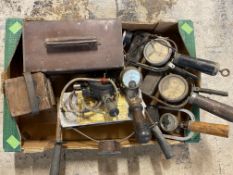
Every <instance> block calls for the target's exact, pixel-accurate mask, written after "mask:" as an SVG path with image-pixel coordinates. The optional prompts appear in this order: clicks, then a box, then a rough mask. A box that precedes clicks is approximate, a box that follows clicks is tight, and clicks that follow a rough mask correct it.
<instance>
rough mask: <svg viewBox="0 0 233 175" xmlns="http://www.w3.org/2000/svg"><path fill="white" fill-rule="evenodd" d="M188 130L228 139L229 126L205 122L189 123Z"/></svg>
mask: <svg viewBox="0 0 233 175" xmlns="http://www.w3.org/2000/svg"><path fill="white" fill-rule="evenodd" d="M188 129H189V130H191V131H194V132H199V133H205V134H210V135H215V136H220V137H228V135H229V125H223V124H214V123H206V122H189V124H188Z"/></svg>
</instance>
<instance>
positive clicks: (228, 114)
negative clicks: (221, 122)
mask: <svg viewBox="0 0 233 175" xmlns="http://www.w3.org/2000/svg"><path fill="white" fill-rule="evenodd" d="M189 103H190V104H193V105H197V106H198V107H200V108H202V109H204V110H206V111H208V112H210V113H212V114H214V115H217V116H218V117H221V118H222V119H225V120H227V121H230V122H233V107H232V106H229V105H226V104H223V103H220V102H218V101H215V100H212V99H210V98H207V97H204V96H202V95H198V94H196V93H193V94H192V95H191V96H190V97H189Z"/></svg>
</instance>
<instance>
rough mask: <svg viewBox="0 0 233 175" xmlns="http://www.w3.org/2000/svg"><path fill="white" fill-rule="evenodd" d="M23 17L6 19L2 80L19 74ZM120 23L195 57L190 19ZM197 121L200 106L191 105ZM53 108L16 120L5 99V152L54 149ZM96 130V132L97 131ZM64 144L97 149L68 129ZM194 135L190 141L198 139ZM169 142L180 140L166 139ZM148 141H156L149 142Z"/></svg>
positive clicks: (116, 128) (123, 127)
mask: <svg viewBox="0 0 233 175" xmlns="http://www.w3.org/2000/svg"><path fill="white" fill-rule="evenodd" d="M22 26H23V20H22V19H8V20H7V21H6V37H5V45H6V46H5V48H6V50H5V63H4V66H5V73H4V74H3V76H2V78H3V79H8V78H12V77H17V76H20V75H21V74H22V70H23V69H22V67H23V62H22V40H21V35H22ZM122 26H123V28H124V29H128V30H147V31H154V32H156V33H159V34H162V35H164V36H168V37H170V38H171V39H173V40H175V41H176V42H177V44H178V46H179V52H181V53H184V54H189V55H191V56H193V57H195V56H196V55H195V41H194V28H193V24H192V21H190V20H179V21H178V22H174V21H171V22H163V21H159V22H157V23H153V24H148V23H129V22H123V23H122ZM16 65H17V66H16ZM192 110H193V112H194V114H195V116H196V119H197V120H199V109H198V108H196V107H192ZM55 125H56V111H55V110H54V111H50V112H42V113H40V116H37V117H33V118H32V117H31V118H30V117H27V118H20V119H18V120H16V119H15V118H13V117H11V116H10V113H9V107H8V105H7V102H6V100H5V99H4V128H3V147H4V150H5V151H8V152H18V151H23V152H40V151H44V150H47V149H51V148H53V145H54V141H55ZM97 130H98V132H96V131H97ZM132 130H133V127H132V123H121V124H119V125H108V126H101V127H98V126H93V127H87V128H82V131H83V132H85V133H86V134H88V135H90V136H92V137H95V138H96V139H110V138H122V137H124V136H126V135H127V134H129V133H131V132H132ZM63 139H64V146H65V148H67V149H97V148H98V145H97V144H96V143H94V142H92V141H89V140H86V139H85V138H83V137H81V136H80V135H78V134H77V133H75V132H73V131H71V130H64V131H63ZM199 139H200V136H199V135H197V136H195V137H194V138H192V139H191V140H190V142H198V141H199ZM169 142H170V143H171V144H177V143H180V142H177V141H169ZM148 144H155V141H151V142H149V143H148ZM135 145H138V144H136V143H135V142H134V141H133V140H126V141H124V142H122V147H131V146H135Z"/></svg>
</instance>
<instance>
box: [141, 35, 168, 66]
mask: <svg viewBox="0 0 233 175" xmlns="http://www.w3.org/2000/svg"><path fill="white" fill-rule="evenodd" d="M171 54H172V49H171V44H170V43H169V42H168V41H166V40H164V39H155V40H151V41H150V42H148V43H147V44H146V45H145V47H144V50H143V55H144V57H145V59H146V60H147V61H148V62H149V63H150V64H152V65H154V66H162V65H164V64H165V63H167V62H168V60H169V59H170V58H171Z"/></svg>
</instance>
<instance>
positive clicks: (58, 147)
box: [49, 143, 62, 175]
mask: <svg viewBox="0 0 233 175" xmlns="http://www.w3.org/2000/svg"><path fill="white" fill-rule="evenodd" d="M61 151H62V144H61V143H56V144H55V146H54V150H53V157H52V162H51V167H50V173H49V174H50V175H59V171H60V161H61Z"/></svg>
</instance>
